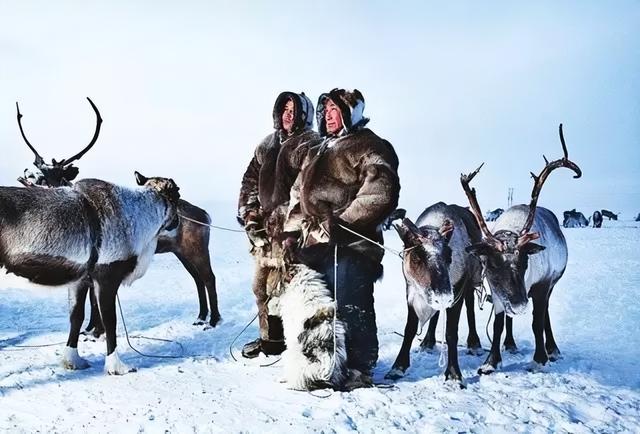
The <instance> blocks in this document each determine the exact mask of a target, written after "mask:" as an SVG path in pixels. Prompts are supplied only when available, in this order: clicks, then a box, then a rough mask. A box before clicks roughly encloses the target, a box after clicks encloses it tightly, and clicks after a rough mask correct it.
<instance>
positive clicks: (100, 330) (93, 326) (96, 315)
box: [82, 279, 104, 339]
mask: <svg viewBox="0 0 640 434" xmlns="http://www.w3.org/2000/svg"><path fill="white" fill-rule="evenodd" d="M88 288H89V304H90V309H91V313H90V316H89V324H87V327H86V328H85V329H84V332H82V334H86V335H88V334H91V335H93V337H94V338H96V339H97V338H99V337H100V336H101V335H102V334H104V325H103V324H102V318H100V308H99V307H98V300H96V295H95V292H94V291H93V280H92V279H89V283H88Z"/></svg>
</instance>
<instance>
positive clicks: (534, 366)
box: [526, 360, 544, 374]
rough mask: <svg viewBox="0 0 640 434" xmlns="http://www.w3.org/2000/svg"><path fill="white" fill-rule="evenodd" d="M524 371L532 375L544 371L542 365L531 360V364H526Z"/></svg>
mask: <svg viewBox="0 0 640 434" xmlns="http://www.w3.org/2000/svg"><path fill="white" fill-rule="evenodd" d="M526 370H527V371H528V372H531V373H533V374H535V373H537V372H542V371H543V370H544V364H543V363H538V362H536V361H535V360H532V361H531V362H529V364H527V367H526Z"/></svg>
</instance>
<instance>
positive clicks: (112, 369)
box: [104, 351, 136, 375]
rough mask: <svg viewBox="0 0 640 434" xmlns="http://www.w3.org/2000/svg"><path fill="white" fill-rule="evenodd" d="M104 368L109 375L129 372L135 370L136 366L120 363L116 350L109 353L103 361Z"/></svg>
mask: <svg viewBox="0 0 640 434" xmlns="http://www.w3.org/2000/svg"><path fill="white" fill-rule="evenodd" d="M104 370H105V372H106V373H107V374H109V375H124V374H128V373H129V372H136V368H133V367H130V366H128V365H125V364H124V363H122V360H120V357H119V356H118V351H114V352H113V353H111V354H109V355H108V356H107V358H106V360H105V362H104Z"/></svg>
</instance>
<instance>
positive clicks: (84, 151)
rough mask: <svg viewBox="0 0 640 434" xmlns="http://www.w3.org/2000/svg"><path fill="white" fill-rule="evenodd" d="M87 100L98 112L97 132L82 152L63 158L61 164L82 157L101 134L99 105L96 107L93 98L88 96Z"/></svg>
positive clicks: (63, 164)
mask: <svg viewBox="0 0 640 434" xmlns="http://www.w3.org/2000/svg"><path fill="white" fill-rule="evenodd" d="M87 100H88V101H89V104H91V107H92V108H93V111H94V112H95V113H96V132H95V133H93V138H92V139H91V142H90V143H89V144H88V145H87V146H86V147H85V148H84V149H83V150H82V151H80V152H78V153H77V154H76V155H74V156H73V157H71V158H68V159H66V160H65V159H63V160H62V161H60V163H59V164H60V165H61V166H65V165H67V164H69V163H71V162H73V161H75V160H77V159H79V158H81V157H82V156H83V155H84V154H85V153H86V152H87V151H88V150H89V149H91V147H92V146H93V145H94V144H95V143H96V140H98V135H99V134H100V126H101V125H102V117H101V116H100V112H99V111H98V107H96V105H95V104H94V103H93V101H91V98H89V97H87Z"/></svg>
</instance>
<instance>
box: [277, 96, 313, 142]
mask: <svg viewBox="0 0 640 434" xmlns="http://www.w3.org/2000/svg"><path fill="white" fill-rule="evenodd" d="M289 99H291V100H292V101H293V111H294V116H293V132H295V133H297V132H300V131H304V130H310V129H312V128H313V103H312V102H311V100H310V99H309V97H308V96H307V95H305V94H304V92H300V93H293V92H282V93H281V94H280V95H278V97H277V98H276V102H275V104H274V105H273V128H274V129H276V130H282V129H283V128H282V113H283V112H284V106H285V105H286V104H287V101H289Z"/></svg>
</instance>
